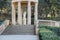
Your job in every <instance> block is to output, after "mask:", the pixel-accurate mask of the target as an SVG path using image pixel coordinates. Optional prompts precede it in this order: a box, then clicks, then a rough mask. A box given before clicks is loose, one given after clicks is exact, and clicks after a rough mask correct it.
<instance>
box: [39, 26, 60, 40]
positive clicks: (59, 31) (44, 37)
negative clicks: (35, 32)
mask: <svg viewBox="0 0 60 40" xmlns="http://www.w3.org/2000/svg"><path fill="white" fill-rule="evenodd" d="M39 35H40V36H41V40H60V28H59V27H50V26H39Z"/></svg>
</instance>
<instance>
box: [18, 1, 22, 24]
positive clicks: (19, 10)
mask: <svg viewBox="0 0 60 40" xmlns="http://www.w3.org/2000/svg"><path fill="white" fill-rule="evenodd" d="M18 24H20V25H22V13H21V2H20V1H19V2H18Z"/></svg>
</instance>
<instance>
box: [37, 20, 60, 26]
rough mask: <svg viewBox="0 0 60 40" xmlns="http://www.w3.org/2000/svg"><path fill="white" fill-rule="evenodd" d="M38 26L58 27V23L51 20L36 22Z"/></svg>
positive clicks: (59, 22)
mask: <svg viewBox="0 0 60 40" xmlns="http://www.w3.org/2000/svg"><path fill="white" fill-rule="evenodd" d="M38 24H39V25H42V26H57V27H59V26H60V21H53V20H38Z"/></svg>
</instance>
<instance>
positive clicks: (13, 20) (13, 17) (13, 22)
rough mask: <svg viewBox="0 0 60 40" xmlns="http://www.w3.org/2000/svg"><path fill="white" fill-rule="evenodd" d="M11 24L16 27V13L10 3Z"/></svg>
mask: <svg viewBox="0 0 60 40" xmlns="http://www.w3.org/2000/svg"><path fill="white" fill-rule="evenodd" d="M12 24H13V25H16V13H15V7H14V4H13V3H12Z"/></svg>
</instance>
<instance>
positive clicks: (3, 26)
mask: <svg viewBox="0 0 60 40" xmlns="http://www.w3.org/2000/svg"><path fill="white" fill-rule="evenodd" d="M8 25H9V20H5V21H4V22H3V23H2V25H0V34H1V33H2V32H3V31H4V30H5V28H6V27H7V26H8Z"/></svg>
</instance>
